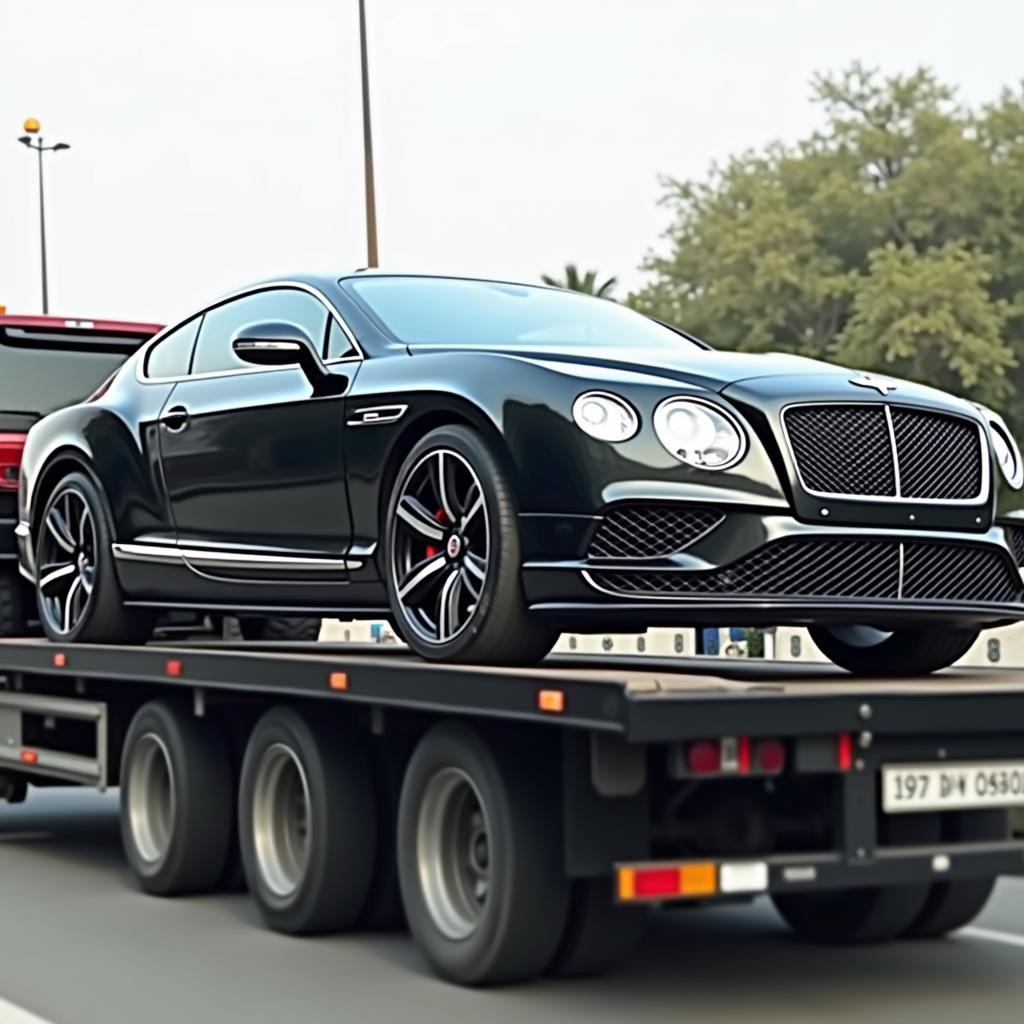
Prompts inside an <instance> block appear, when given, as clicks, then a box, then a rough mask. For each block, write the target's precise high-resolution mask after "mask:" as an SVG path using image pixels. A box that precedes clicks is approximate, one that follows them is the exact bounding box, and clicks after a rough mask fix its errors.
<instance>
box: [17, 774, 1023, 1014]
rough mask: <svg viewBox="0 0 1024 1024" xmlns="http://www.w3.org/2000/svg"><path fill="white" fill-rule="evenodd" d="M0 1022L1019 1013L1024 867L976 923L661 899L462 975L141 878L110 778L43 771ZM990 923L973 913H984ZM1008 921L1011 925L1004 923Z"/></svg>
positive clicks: (397, 946)
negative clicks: (156, 894)
mask: <svg viewBox="0 0 1024 1024" xmlns="http://www.w3.org/2000/svg"><path fill="white" fill-rule="evenodd" d="M0 908H2V917H0V920H2V922H3V926H2V927H0V996H2V997H3V998H4V999H6V1000H7V1001H8V1002H7V1004H6V1005H5V1004H3V1003H0V1022H2V1024H21V1022H22V1021H24V1022H25V1024H29V1022H30V1021H32V1020H33V1018H32V1017H29V1016H26V1015H24V1014H22V1013H20V1012H19V1008H21V1009H22V1010H24V1011H28V1013H30V1014H33V1015H37V1016H38V1018H41V1019H42V1020H44V1021H47V1022H53V1024H92V1022H97V1024H99V1022H102V1024H119V1022H121V1021H132V1022H136V1021H145V1022H146V1024H162V1022H165V1021H166V1022H168V1024H171V1022H173V1024H181V1022H182V1021H188V1022H190V1024H197V1022H205V1021H218V1022H236V1021H237V1022H245V1024H257V1022H268V1024H270V1022H273V1024H282V1022H286V1021H302V1022H318V1021H331V1022H349V1021H351V1022H353V1024H356V1022H358V1024H374V1022H378V1021H379V1022H382V1024H383V1022H386V1024H394V1022H396V1021H405V1022H410V1021H415V1022H416V1024H428V1022H432V1021H438V1022H444V1024H459V1022H461V1021H471V1022H473V1024H480V1022H486V1024H501V1022H504V1021H510V1022H515V1024H522V1022H523V1021H524V1020H529V1021H532V1022H548V1021H558V1022H561V1021H567V1022H568V1021H584V1020H585V1021H590V1022H593V1021H614V1022H615V1024H622V1022H623V1021H627V1020H628V1021H638V1022H646V1021H673V1022H680V1021H695V1022H700V1024H706V1022H712V1021H730V1022H734V1021H741V1020H742V1021H746V1020H756V1021H758V1024H763V1022H766V1021H786V1022H794V1021H815V1022H819V1021H822V1020H824V1019H829V1020H850V1021H854V1020H856V1021H858V1022H861V1024H863V1022H865V1021H886V1022H888V1021H896V1020H898V1021H899V1022H900V1024H906V1022H911V1021H928V1022H929V1024H940V1022H944V1021H949V1022H954V1021H955V1022H957V1024H963V1022H964V1021H970V1022H972V1024H987V1022H990V1021H991V1022H997V1021H998V1022H1001V1021H1019V1020H1020V1019H1021V1013H1022V1007H1024V1003H1022V1000H1024V881H1016V880H1011V881H1003V882H1002V883H1000V886H999V888H998V890H997V892H996V896H995V898H994V900H993V903H992V904H991V905H990V908H989V909H988V910H987V911H986V913H985V915H984V917H983V918H982V919H981V920H980V921H979V922H978V926H979V931H972V932H971V933H969V934H967V935H961V936H959V937H957V938H954V939H948V940H944V941H939V942H914V943H895V944H890V945H887V946H882V947H877V948H873V949H872V948H868V949H852V950H851V949H847V950H833V949H820V948H816V947H812V946H805V945H803V944H801V943H799V942H798V941H796V940H795V939H793V938H791V937H790V936H789V935H788V934H787V933H786V932H785V931H784V930H783V928H782V927H781V925H780V923H779V921H778V920H777V918H776V917H775V915H774V913H773V912H772V910H771V908H770V907H769V906H768V905H767V904H764V903H757V904H754V905H752V906H743V907H729V908H719V909H713V908H711V909H703V910H696V911H694V910H690V911H676V912H674V913H673V912H669V911H662V912H661V913H660V914H659V915H658V916H657V917H656V918H655V919H654V920H653V922H652V925H651V927H650V929H649V933H648V935H647V937H646V940H645V942H644V944H643V946H642V947H641V949H640V950H639V952H638V953H637V954H636V956H634V958H633V959H632V960H631V961H630V962H629V963H628V964H627V965H626V967H625V968H624V969H622V970H620V971H619V972H618V973H616V974H615V975H613V976H611V977H609V978H603V979H598V980H592V979H587V980H576V981H565V982H551V981H544V982H540V983H534V984H531V985H527V986H523V987H519V988H510V989H504V990H496V991H484V992H479V991H465V990H460V989H458V988H455V987H453V986H451V985H447V984H445V983H443V982H440V981H438V980H437V979H435V978H434V977H433V976H432V975H431V974H430V973H429V971H428V970H427V968H426V966H425V964H424V963H423V961H422V960H421V959H420V957H419V955H418V954H417V952H416V950H415V948H414V947H413V945H412V943H411V942H410V940H409V939H408V938H407V937H406V936H404V935H369V936H368V935H358V936H348V937H337V938H318V939H291V938H285V937H282V936H278V935H274V934H272V933H270V932H267V931H265V930H263V929H262V928H261V927H259V925H258V922H257V919H256V915H255V913H254V911H253V909H252V907H251V906H250V904H249V901H248V898H247V897H246V896H245V895H244V894H240V895H218V896H207V897H201V898H189V899H175V900H160V899H154V898H152V897H146V896H143V895H141V894H140V893H139V892H137V891H136V890H135V888H134V886H133V884H132V882H131V880H130V878H129V877H128V873H127V870H126V868H125V866H124V863H123V861H122V857H121V851H120V840H119V836H118V828H117V802H116V795H114V794H107V795H99V794H96V793H91V792H76V791H64V790H51V791H48V792H36V793H32V794H30V796H29V798H28V801H27V802H26V803H25V804H23V805H22V806H20V807H6V806H0ZM982 928H983V929H985V932H984V933H982V932H981V931H980V929H982ZM1015 938H1016V943H1015Z"/></svg>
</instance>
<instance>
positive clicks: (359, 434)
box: [20, 276, 1024, 628]
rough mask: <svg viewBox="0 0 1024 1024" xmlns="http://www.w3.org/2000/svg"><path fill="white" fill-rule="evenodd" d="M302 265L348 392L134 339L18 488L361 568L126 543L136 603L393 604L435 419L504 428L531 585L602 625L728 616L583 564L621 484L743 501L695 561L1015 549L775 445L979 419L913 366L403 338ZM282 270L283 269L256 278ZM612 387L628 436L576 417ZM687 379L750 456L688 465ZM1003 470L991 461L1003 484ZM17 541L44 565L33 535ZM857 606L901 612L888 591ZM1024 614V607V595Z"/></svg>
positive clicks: (961, 516)
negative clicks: (220, 560)
mask: <svg viewBox="0 0 1024 1024" xmlns="http://www.w3.org/2000/svg"><path fill="white" fill-rule="evenodd" d="M292 280H293V281H297V282H299V284H300V285H301V286H303V287H306V288H307V289H308V288H312V289H315V290H316V291H318V292H319V293H321V295H322V296H323V297H325V298H326V299H327V300H328V302H329V304H330V305H331V306H333V307H334V309H335V310H337V312H338V313H339V314H341V318H342V319H343V320H344V322H345V323H346V324H347V325H348V327H349V328H350V330H351V331H352V333H353V334H354V336H355V338H356V339H357V341H358V344H359V346H360V348H361V350H362V353H363V355H364V356H365V358H364V359H362V360H352V361H345V362H337V363H333V364H330V372H331V373H332V374H335V375H337V376H339V377H340V378H343V380H342V381H341V382H340V385H341V386H340V387H339V390H342V388H343V389H344V390H343V393H341V394H339V395H337V396H327V397H319V398H313V397H311V392H310V384H309V381H308V380H307V378H306V376H305V375H304V373H303V372H302V370H300V369H299V368H298V367H286V368H281V369H253V370H247V371H233V372H230V373H225V374H223V375H215V376H209V377H205V378H191V379H187V380H181V381H170V382H162V381H156V382H153V381H145V380H144V379H143V377H142V374H141V368H142V366H143V360H144V358H145V351H142V352H140V353H136V355H134V356H133V357H131V358H130V359H129V360H128V362H127V363H126V364H125V366H124V367H123V369H122V371H121V373H120V374H119V375H118V377H117V378H116V380H115V381H114V383H113V385H112V386H111V387H110V389H109V390H108V392H107V393H106V394H105V395H103V396H102V397H101V398H99V399H98V400H96V401H93V402H90V403H87V404H84V405H78V406H73V407H71V408H69V409H65V410H61V411H59V412H56V413H54V414H52V415H51V416H49V417H47V418H46V419H45V420H44V421H43V422H42V423H40V424H39V425H37V426H36V427H35V428H34V429H33V431H32V433H31V435H30V438H29V443H28V446H27V448H26V453H25V462H24V465H23V487H22V491H21V498H20V513H21V516H22V518H23V519H25V520H27V521H29V526H30V530H31V533H32V536H33V537H34V536H36V535H37V532H38V528H39V523H38V515H39V514H40V510H41V505H42V500H41V495H43V494H45V493H46V492H47V490H48V489H49V488H51V487H52V486H53V484H54V483H55V482H56V480H57V479H59V478H60V477H61V476H62V475H63V474H64V473H66V472H67V470H68V468H69V467H72V466H75V465H83V466H86V467H88V468H89V469H90V470H91V472H93V473H94V475H95V476H96V478H97V479H98V481H99V482H100V484H101V487H102V490H103V492H104V493H105V495H106V497H107V500H108V502H109V506H110V514H111V522H112V527H113V533H114V538H115V540H116V541H117V542H120V543H129V544H131V543H139V542H143V543H161V542H162V543H168V542H173V541H174V540H175V539H177V540H178V541H179V542H180V544H181V545H182V546H183V547H198V548H204V547H206V548H211V549H227V550H235V551H247V552H256V553H259V554H265V555H296V554H298V555H303V556H310V557H323V558H339V557H341V556H347V557H348V558H349V560H350V561H351V562H352V563H353V564H352V567H351V569H350V570H348V571H344V572H342V571H339V572H338V573H335V574H328V575H326V576H325V575H324V574H323V573H318V574H316V576H315V578H314V576H313V575H311V574H306V573H303V572H280V573H278V572H274V573H272V574H264V575H263V576H262V577H261V576H259V575H254V574H253V573H252V572H251V571H246V570H242V569H234V570H223V571H217V572H210V571H209V570H207V569H201V568H198V567H195V566H193V567H192V568H191V569H187V568H184V567H183V566H180V565H169V564H153V563H142V562H131V561H124V562H121V563H119V575H120V576H121V579H122V583H123V585H124V587H125V590H126V591H127V594H128V596H129V598H130V599H132V600H136V601H142V602H154V603H160V604H165V605H168V606H192V607H206V608H211V609H214V608H221V609H234V610H257V609H258V610H263V611H287V610H293V611H297V610H302V611H310V612H313V611H315V612H323V613H336V614H349V613H351V614H379V613H380V612H381V611H382V609H384V607H385V605H386V598H385V591H384V586H383V583H382V580H381V576H380V572H379V566H378V561H377V557H376V556H377V554H378V540H379V538H380V537H381V536H382V526H383V524H382V517H383V514H384V511H383V510H384V509H385V508H386V504H387V493H388V488H389V485H390V482H391V480H392V479H393V478H394V475H395V473H396V472H397V470H398V467H399V466H400V464H401V461H402V459H403V458H404V457H405V455H406V454H407V453H408V451H409V450H410V449H411V447H412V445H413V444H414V443H415V442H416V440H418V439H419V438H420V437H422V436H423V435H424V434H425V433H426V432H427V431H428V430H429V429H431V428H432V427H434V426H437V425H440V424H442V423H452V422H462V423H466V424H468V425H470V426H472V427H473V428H475V429H476V430H478V431H479V432H480V433H481V434H483V435H484V436H485V437H486V438H488V440H489V441H490V443H491V444H492V446H493V447H494V450H495V451H496V453H497V455H498V457H499V458H500V459H501V461H502V463H503V465H504V468H505V470H506V472H507V474H508V476H509V480H510V483H511V486H512V491H513V493H514V494H515V495H516V498H517V501H518V503H519V512H520V517H521V534H522V540H523V557H524V563H525V567H524V580H525V586H526V591H527V596H528V599H529V600H530V601H531V602H533V603H535V604H537V605H542V606H543V607H544V609H545V611H546V612H547V613H548V614H551V615H558V616H560V617H562V618H564V619H565V621H566V622H570V621H571V622H572V623H573V624H574V625H575V626H576V627H577V628H586V625H587V622H588V619H589V618H590V617H591V615H592V613H593V619H594V621H595V622H597V621H598V620H600V621H602V622H604V618H603V617H602V613H601V609H605V611H606V612H612V614H613V616H614V617H615V618H616V620H617V621H619V622H620V623H621V622H622V621H623V616H627V615H629V616H632V619H633V620H635V623H636V624H637V628H640V627H641V626H643V625H646V624H649V623H654V622H664V621H672V622H675V623H678V624H683V622H685V621H701V620H702V619H703V618H707V617H708V614H710V613H711V612H713V613H714V615H716V616H717V617H718V618H721V614H722V610H723V604H722V602H719V601H710V602H707V601H705V602H702V603H703V604H704V605H705V606H706V607H705V609H704V610H699V609H697V608H696V607H691V608H686V609H685V610H684V609H680V608H679V607H676V608H674V609H673V608H666V606H665V605H664V604H662V605H659V606H657V607H654V606H647V605H645V604H644V603H643V602H632V603H629V602H623V601H622V600H621V599H620V600H613V599H609V598H608V597H606V596H605V595H602V594H600V593H597V592H595V591H594V590H593V589H591V588H589V587H588V586H587V585H586V583H585V582H584V581H583V579H582V577H581V575H580V570H581V569H583V568H586V566H587V562H586V557H585V553H586V546H587V542H588V540H589V537H590V536H591V534H592V533H593V530H594V528H595V525H596V523H597V521H598V517H599V516H600V514H601V512H602V510H603V509H604V508H605V507H606V506H607V505H609V504H611V503H613V502H616V501H619V500H623V499H632V500H637V499H649V500H659V501H660V500H679V501H690V502H696V503H702V502H703V503H708V502H710V503H714V504H715V505H716V506H719V507H723V508H728V509H730V510H731V511H732V512H734V513H736V514H735V515H733V516H730V525H729V528H728V529H727V530H722V531H716V532H715V533H714V534H713V535H711V536H709V537H708V538H706V539H705V540H704V541H702V542H700V543H699V544H697V545H695V546H694V547H693V549H692V550H690V551H688V552H687V553H686V555H685V556H677V559H682V561H681V562H679V561H678V560H677V561H676V562H675V563H674V564H677V565H684V566H685V565H689V566H691V567H709V566H716V565H721V564H723V563H726V562H728V561H731V560H732V559H734V558H736V557H737V556H738V555H741V554H743V553H744V552H745V551H749V550H752V549H753V548H755V547H757V546H758V545H760V544H761V543H764V541H765V540H767V539H769V538H770V537H772V536H782V535H786V534H787V533H792V532H799V533H803V532H808V531H812V530H813V531H815V532H816V533H819V534H821V533H827V532H841V533H843V534H844V535H846V534H849V533H850V531H851V530H852V531H855V532H863V533H865V534H866V535H881V536H891V535H892V533H893V531H895V530H898V531H899V532H900V535H901V536H907V537H910V536H914V535H917V534H927V535H928V536H929V537H933V538H934V537H938V538H948V539H955V538H959V539H964V538H965V537H967V536H969V537H970V539H972V540H986V541H988V542H990V543H992V544H996V545H1001V546H1004V547H1005V544H1004V541H1003V536H1002V532H1001V530H1000V529H999V528H998V527H997V526H994V521H995V518H994V517H995V499H994V496H993V495H992V494H990V495H989V496H988V497H987V498H986V500H985V502H984V503H983V504H981V505H978V506H972V507H970V508H964V507H963V506H938V505H934V506H933V505H930V504H928V503H921V504H920V505H916V506H915V507H914V508H913V509H912V510H908V507H907V505H906V504H903V503H881V502H880V503H875V502H868V501H847V502H842V501H839V502H830V503H828V506H827V522H826V521H825V519H824V514H823V511H822V509H823V507H826V506H823V503H822V502H821V500H819V499H814V498H812V497H811V496H809V495H807V494H805V493H803V491H802V489H801V488H800V486H799V482H798V480H797V477H796V474H795V470H794V467H793V465H792V461H791V458H790V456H789V453H788V451H787V450H786V445H785V444H784V443H781V442H780V438H781V436H782V434H781V429H780V417H781V414H782V410H783V409H784V407H785V406H787V405H789V404H793V403H796V402H801V401H808V400H815V401H826V402H835V401H871V402H895V403H900V404H907V405H912V406H919V407H923V408H928V409H942V410H946V411H949V412H954V413H957V414H959V415H962V416H966V417H968V418H970V419H972V420H974V421H976V422H978V423H982V424H983V423H984V419H983V417H982V416H981V414H980V413H979V412H978V411H977V410H976V409H975V408H974V407H973V406H971V405H970V404H969V403H967V402H965V401H961V400H959V399H956V398H953V397H952V396H949V395H945V394H943V393H941V392H937V391H934V390H932V389H929V388H925V387H921V386H918V385H913V384H910V383H907V382H900V383H899V386H898V389H897V390H896V391H895V392H893V393H892V394H891V395H889V396H886V397H883V396H882V395H880V394H877V393H876V392H874V391H870V390H866V389H863V388H859V387H854V386H852V385H851V382H850V381H851V377H853V376H855V374H854V373H853V371H850V370H847V369H844V368H842V367H835V366H831V365H829V364H824V363H819V362H815V361H813V360H808V359H802V358H799V357H792V356H781V355H780V356H774V355H748V354H737V353H725V352H715V351H712V350H708V349H705V348H702V347H700V346H698V345H695V344H692V343H691V342H689V341H687V340H686V339H685V338H680V343H679V352H678V357H677V358H674V359H672V360H665V358H664V354H663V353H661V354H659V356H658V364H657V365H651V360H650V358H649V356H648V355H647V354H646V353H644V352H635V353H631V352H629V351H628V349H626V348H624V349H623V351H622V352H617V353H596V352H594V351H592V350H581V349H580V348H579V347H575V346H572V347H564V348H559V347H556V346H543V347H534V348H529V349H527V348H516V349H508V350H503V351H496V350H487V351H483V350H474V349H467V348H466V347H447V348H446V347H444V346H415V347H411V348H409V347H406V346H404V345H402V344H400V343H398V342H397V341H396V340H395V339H393V338H391V337H389V336H388V335H387V333H386V331H385V330H384V329H383V328H382V326H381V325H380V324H379V323H378V322H376V320H375V318H374V317H373V315H372V313H371V312H370V311H369V310H367V309H366V308H365V307H364V306H363V305H362V303H361V301H360V300H359V299H358V297H356V296H355V294H354V293H353V292H352V291H351V290H350V289H349V288H348V287H347V285H346V279H345V278H342V279H341V280H340V281H338V280H337V279H335V278H325V277H308V276H306V277H299V278H294V279H292ZM271 286H282V285H280V284H278V283H268V284H267V285H265V286H258V287H257V288H254V289H250V290H259V288H261V287H271ZM239 294H243V293H239ZM158 341H159V338H158V339H157V342H158ZM623 353H627V354H628V355H624V354H623ZM595 388H596V389H601V388H606V389H612V390H614V391H615V392H616V393H617V394H618V395H620V396H621V397H623V398H625V399H626V400H627V401H629V402H630V403H631V404H632V405H633V406H634V407H635V408H636V410H637V411H638V413H639V416H640V421H641V429H640V430H639V432H638V433H637V434H636V436H634V437H633V438H631V439H630V440H628V441H626V442H623V443H619V444H615V445H612V444H607V443H604V442H599V441H596V440H594V439H592V438H590V437H588V436H587V435H585V434H584V433H583V432H582V431H581V430H579V428H578V427H577V426H576V425H575V423H574V421H573V418H572V413H571V408H572V403H573V401H574V399H575V398H576V397H577V396H578V395H579V394H581V393H582V392H584V391H587V390H590V389H595ZM686 394H692V395H698V396H701V397H703V398H704V399H705V400H707V401H711V402H717V403H721V404H724V405H727V406H728V407H729V408H730V409H731V410H732V411H733V412H734V413H736V414H737V415H738V416H739V417H740V419H741V420H742V421H743V422H744V423H745V425H746V426H747V428H748V437H749V450H748V452H747V454H746V455H745V457H744V458H743V459H742V460H741V461H740V462H739V463H738V464H737V465H736V466H735V467H733V468H731V469H727V470H724V471H718V472H713V471H708V470H701V469H697V468H694V467H691V466H688V465H686V464H683V463H681V462H679V461H678V460H676V459H675V458H674V457H673V456H671V455H670V454H669V453H668V452H667V451H666V450H665V449H664V448H663V447H662V445H661V444H660V442H659V441H658V440H657V438H656V437H655V436H654V432H653V429H652V427H651V417H652V414H653V410H654V408H655V407H656V406H657V404H658V403H659V402H660V401H662V400H663V399H665V398H668V397H670V396H673V395H686ZM390 405H401V406H405V407H406V411H405V413H404V415H402V416H401V418H400V419H399V420H398V421H397V422H394V423H390V424H381V425H373V426H366V425H361V426H355V425H353V426H350V425H348V424H349V420H350V419H352V418H353V417H356V418H358V415H357V414H359V412H360V410H362V409H366V408H372V407H376V406H390ZM179 406H181V407H184V408H186V409H187V411H188V417H189V419H188V423H187V425H186V426H185V428H184V429H182V430H180V431H172V430H170V429H168V427H167V426H166V425H162V424H161V422H160V419H161V416H162V415H164V414H165V413H166V412H167V411H168V410H170V409H173V408H176V407H179ZM985 429H986V431H987V427H986V428H985ZM990 461H991V460H990ZM996 477H997V470H996V468H995V466H994V465H993V466H992V467H991V472H990V480H991V481H994V480H995V479H996ZM346 484H347V486H346ZM992 490H994V488H993V487H992V485H991V484H990V491H992ZM37 495H38V496H37ZM30 508H31V510H32V511H31V512H30V511H29V509H30ZM911 514H913V515H914V519H913V520H910V519H909V518H908V516H909V515H911ZM30 516H34V517H36V518H33V519H30ZM21 547H22V559H23V564H24V565H25V566H26V568H27V569H28V570H29V571H31V570H32V552H31V546H30V545H29V544H27V543H23V544H22V545H21ZM727 604H728V603H727V602H726V605H727ZM861 607H862V608H863V609H864V611H865V613H868V612H870V613H871V614H872V615H875V614H876V611H877V616H876V618H879V617H880V618H881V619H882V620H887V619H888V615H889V612H888V611H885V608H890V609H891V604H890V605H888V606H882V608H881V610H874V609H872V608H871V607H870V606H869V605H868V604H864V603H862V604H861ZM815 608H817V609H820V610H821V611H822V614H824V615H826V616H828V615H831V614H835V615H836V616H838V617H841V616H842V615H843V614H845V615H846V616H847V617H849V615H850V614H852V612H851V605H849V604H846V605H844V606H843V608H840V609H836V610H835V611H834V612H829V611H828V610H827V609H825V608H824V607H823V606H822V604H821V603H820V602H819V603H815V602H811V603H809V606H808V608H797V607H795V606H793V603H792V602H777V603H775V604H774V605H773V604H771V603H767V602H761V603H760V605H759V610H758V611H757V612H756V614H755V613H754V612H752V611H751V605H750V603H749V602H748V603H746V604H744V605H742V606H741V608H740V609H739V611H742V612H743V614H745V615H747V616H748V617H749V618H750V619H752V620H757V621H766V622H768V621H811V620H812V619H813V618H814V609H815ZM843 609H845V611H844V610H843ZM613 610H614V611H613ZM1019 611H1020V614H1021V616H1024V607H1022V608H1020V609H1019ZM896 614H898V615H900V616H903V617H907V616H910V617H912V618H914V617H916V618H917V619H921V618H928V617H929V616H934V615H937V614H941V615H944V616H945V618H946V619H947V620H948V621H950V622H952V621H960V620H961V619H963V620H969V621H974V622H982V621H984V622H986V623H991V622H996V621H1003V620H1005V619H1007V618H1009V617H1017V612H1016V611H1014V612H1013V614H1012V615H1010V614H1009V613H1008V610H1007V608H1005V607H1003V608H999V609H993V608H981V607H976V608H966V607H965V608H960V609H950V608H946V609H934V608H933V609H927V608H904V609H901V610H899V611H898V612H897V613H896ZM732 617H733V618H735V616H732Z"/></svg>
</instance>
